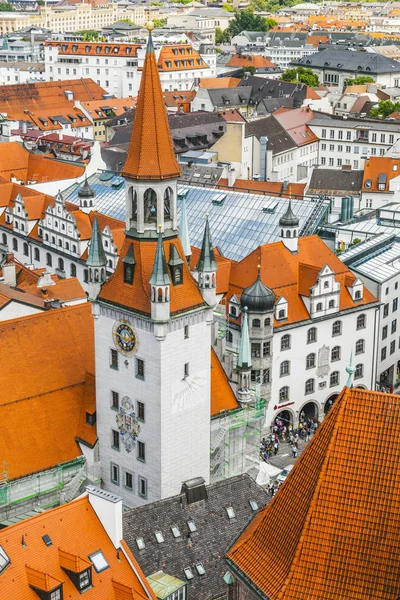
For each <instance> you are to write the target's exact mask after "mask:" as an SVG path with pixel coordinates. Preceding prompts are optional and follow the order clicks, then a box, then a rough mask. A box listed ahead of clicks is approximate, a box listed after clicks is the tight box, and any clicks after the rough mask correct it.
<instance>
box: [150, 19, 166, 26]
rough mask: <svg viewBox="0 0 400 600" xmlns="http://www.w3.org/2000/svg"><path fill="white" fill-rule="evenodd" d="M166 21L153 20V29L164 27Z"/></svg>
mask: <svg viewBox="0 0 400 600" xmlns="http://www.w3.org/2000/svg"><path fill="white" fill-rule="evenodd" d="M166 22H167V19H153V23H154V27H164V25H165V24H166Z"/></svg>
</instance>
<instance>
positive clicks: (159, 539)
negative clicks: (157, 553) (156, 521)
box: [154, 531, 164, 544]
mask: <svg viewBox="0 0 400 600" xmlns="http://www.w3.org/2000/svg"><path fill="white" fill-rule="evenodd" d="M154 535H155V536H156V540H157V542H158V543H159V544H162V543H163V541H164V536H163V534H162V533H161V531H155V532H154Z"/></svg>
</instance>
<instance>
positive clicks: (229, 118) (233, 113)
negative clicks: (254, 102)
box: [218, 108, 247, 123]
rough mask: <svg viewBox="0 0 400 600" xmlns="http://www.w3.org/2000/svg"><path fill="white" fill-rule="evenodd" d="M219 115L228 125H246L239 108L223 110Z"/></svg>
mask: <svg viewBox="0 0 400 600" xmlns="http://www.w3.org/2000/svg"><path fill="white" fill-rule="evenodd" d="M218 114H219V115H221V117H222V118H223V119H224V121H226V122H227V123H246V122H247V121H246V119H245V118H244V116H243V115H242V114H240V112H239V111H238V109H237V108H232V109H231V110H222V111H218Z"/></svg>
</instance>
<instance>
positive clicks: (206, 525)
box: [123, 475, 269, 600]
mask: <svg viewBox="0 0 400 600" xmlns="http://www.w3.org/2000/svg"><path fill="white" fill-rule="evenodd" d="M207 494H208V498H207V500H201V501H200V502H195V503H192V504H190V505H188V504H187V501H186V496H185V495H184V494H182V495H178V496H174V497H172V498H168V499H167V500H161V501H159V502H154V503H153V504H148V505H146V506H141V507H139V508H135V509H132V510H130V511H128V512H125V513H124V515H123V533H124V540H125V541H126V542H127V544H128V546H129V548H130V550H131V552H132V553H133V555H134V556H135V558H136V560H137V561H138V563H139V565H140V567H141V568H142V569H143V571H144V574H145V575H146V576H148V575H151V574H152V573H154V572H156V571H158V570H160V569H162V570H163V571H164V572H165V573H168V574H169V575H173V576H174V577H178V578H179V579H182V580H183V581H186V578H185V575H184V571H183V569H184V568H185V567H191V569H192V572H193V574H194V578H193V579H192V580H191V581H188V582H187V585H188V597H189V598H192V599H193V600H210V599H211V598H214V597H217V596H219V595H222V594H224V593H226V590H227V586H226V583H225V582H224V580H223V576H224V573H225V572H226V571H227V568H226V566H225V563H224V554H225V552H226V551H227V550H228V548H229V546H230V545H231V544H232V542H233V541H234V540H235V539H236V537H237V536H238V535H239V534H240V533H241V532H242V531H243V529H244V528H245V526H246V525H247V524H248V523H249V522H250V520H251V519H252V518H253V516H254V515H255V514H256V513H255V512H253V510H252V509H251V507H250V504H249V501H250V500H255V501H256V502H257V504H258V507H259V508H262V507H264V506H265V505H266V504H267V503H268V502H269V496H268V495H267V494H266V493H265V491H264V490H263V489H262V488H260V487H259V486H258V485H257V484H256V483H255V481H253V480H252V479H251V478H250V477H249V476H248V475H238V476H236V477H232V478H230V479H225V480H223V481H220V482H218V483H215V484H213V485H209V486H207ZM229 506H232V507H233V509H234V511H235V518H234V519H231V520H230V519H229V518H228V515H227V512H226V508H227V507H229ZM189 519H192V520H193V521H194V522H195V524H196V528H197V531H195V532H194V533H192V534H191V544H190V543H188V533H189V529H188V525H187V521H188V520H189ZM172 525H177V526H178V528H179V531H180V533H181V536H180V537H179V538H174V536H173V535H172V532H171V526H172ZM157 530H159V531H161V532H162V534H163V536H164V539H165V541H164V542H163V543H161V544H158V543H157V541H156V538H155V535H154V532H155V531H157ZM137 537H142V538H143V540H144V543H145V548H144V549H143V550H140V551H139V550H138V547H137V545H136V538H137ZM198 562H201V563H202V564H203V566H204V569H205V574H204V575H201V576H200V575H198V574H197V571H196V568H195V564H196V563H198Z"/></svg>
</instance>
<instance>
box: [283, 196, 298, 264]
mask: <svg viewBox="0 0 400 600" xmlns="http://www.w3.org/2000/svg"><path fill="white" fill-rule="evenodd" d="M279 227H280V228H281V240H282V242H283V243H284V244H285V246H286V248H287V249H288V250H290V251H291V252H297V250H298V247H299V219H298V218H297V217H296V215H295V214H294V212H293V210H292V201H291V200H289V205H288V208H287V211H286V212H285V214H284V215H283V216H282V217H281V218H280V219H279Z"/></svg>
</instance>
